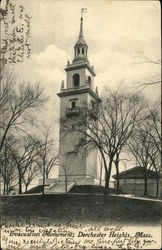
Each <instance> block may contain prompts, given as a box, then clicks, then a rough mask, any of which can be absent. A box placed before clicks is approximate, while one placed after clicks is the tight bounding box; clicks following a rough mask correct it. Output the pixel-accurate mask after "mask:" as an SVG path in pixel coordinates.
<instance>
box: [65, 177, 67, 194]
mask: <svg viewBox="0 0 162 250" xmlns="http://www.w3.org/2000/svg"><path fill="white" fill-rule="evenodd" d="M65 193H67V177H66V176H65Z"/></svg>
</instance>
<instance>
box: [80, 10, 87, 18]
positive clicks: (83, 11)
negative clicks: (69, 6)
mask: <svg viewBox="0 0 162 250" xmlns="http://www.w3.org/2000/svg"><path fill="white" fill-rule="evenodd" d="M83 13H87V8H82V9H81V18H83Z"/></svg>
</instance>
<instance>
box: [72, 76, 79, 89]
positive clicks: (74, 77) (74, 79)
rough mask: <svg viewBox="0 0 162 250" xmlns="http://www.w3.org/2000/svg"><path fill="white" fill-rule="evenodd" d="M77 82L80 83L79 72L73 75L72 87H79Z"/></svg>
mask: <svg viewBox="0 0 162 250" xmlns="http://www.w3.org/2000/svg"><path fill="white" fill-rule="evenodd" d="M79 83H80V76H79V74H75V75H73V85H74V87H79Z"/></svg>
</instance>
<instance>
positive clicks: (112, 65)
mask: <svg viewBox="0 0 162 250" xmlns="http://www.w3.org/2000/svg"><path fill="white" fill-rule="evenodd" d="M15 2H16V4H17V5H18V4H19V3H20V4H22V3H23V5H24V6H25V8H26V12H28V13H29V14H30V15H32V19H31V49H32V59H31V60H26V61H25V62H24V63H19V64H17V65H15V70H16V72H17V73H18V74H19V79H20V80H30V81H32V82H34V81H36V80H39V81H41V82H42V85H43V86H44V87H45V91H46V93H48V94H49V95H50V96H51V98H52V99H54V100H55V101H54V102H53V104H55V106H57V107H58V103H59V98H58V97H57V96H56V93H57V92H58V91H59V89H60V85H61V81H62V80H65V79H66V73H65V71H64V68H65V66H66V63H67V60H72V59H73V47H74V44H75V42H76V40H77V38H78V34H79V26H80V10H81V8H87V13H85V14H84V27H83V29H84V38H85V40H86V42H87V44H88V46H89V49H88V58H89V60H90V63H91V64H92V65H94V69H95V71H96V75H97V76H96V78H95V85H97V86H98V89H99V93H102V89H103V86H104V85H107V86H116V85H117V84H119V82H121V81H122V82H125V84H126V86H127V87H130V86H131V87H133V86H135V83H136V82H138V81H147V80H149V79H152V78H153V77H155V76H157V75H158V74H159V72H160V67H159V66H158V65H156V64H151V63H143V64H139V63H140V62H142V61H144V60H145V57H147V58H149V59H151V60H156V61H157V60H159V59H160V44H161V43H160V36H161V34H160V3H159V2H158V1H106V0H105V1H103V0H100V1H95V0H89V1H88V0H86V1H83V0H79V1H74V0H32V1H29V0H28V1H26V0H20V1H19V0H16V1H15ZM29 3H30V4H29ZM20 72H21V74H20ZM145 92H146V94H147V96H148V97H151V98H152V97H153V98H157V96H158V95H159V94H160V86H158V85H157V86H153V87H149V88H147V90H145ZM53 108H54V107H53ZM54 109H55V111H56V112H57V113H58V109H57V108H54Z"/></svg>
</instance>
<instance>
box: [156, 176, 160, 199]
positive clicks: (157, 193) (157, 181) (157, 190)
mask: <svg viewBox="0 0 162 250" xmlns="http://www.w3.org/2000/svg"><path fill="white" fill-rule="evenodd" d="M156 184H157V186H156V197H158V196H159V178H157V180H156Z"/></svg>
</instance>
